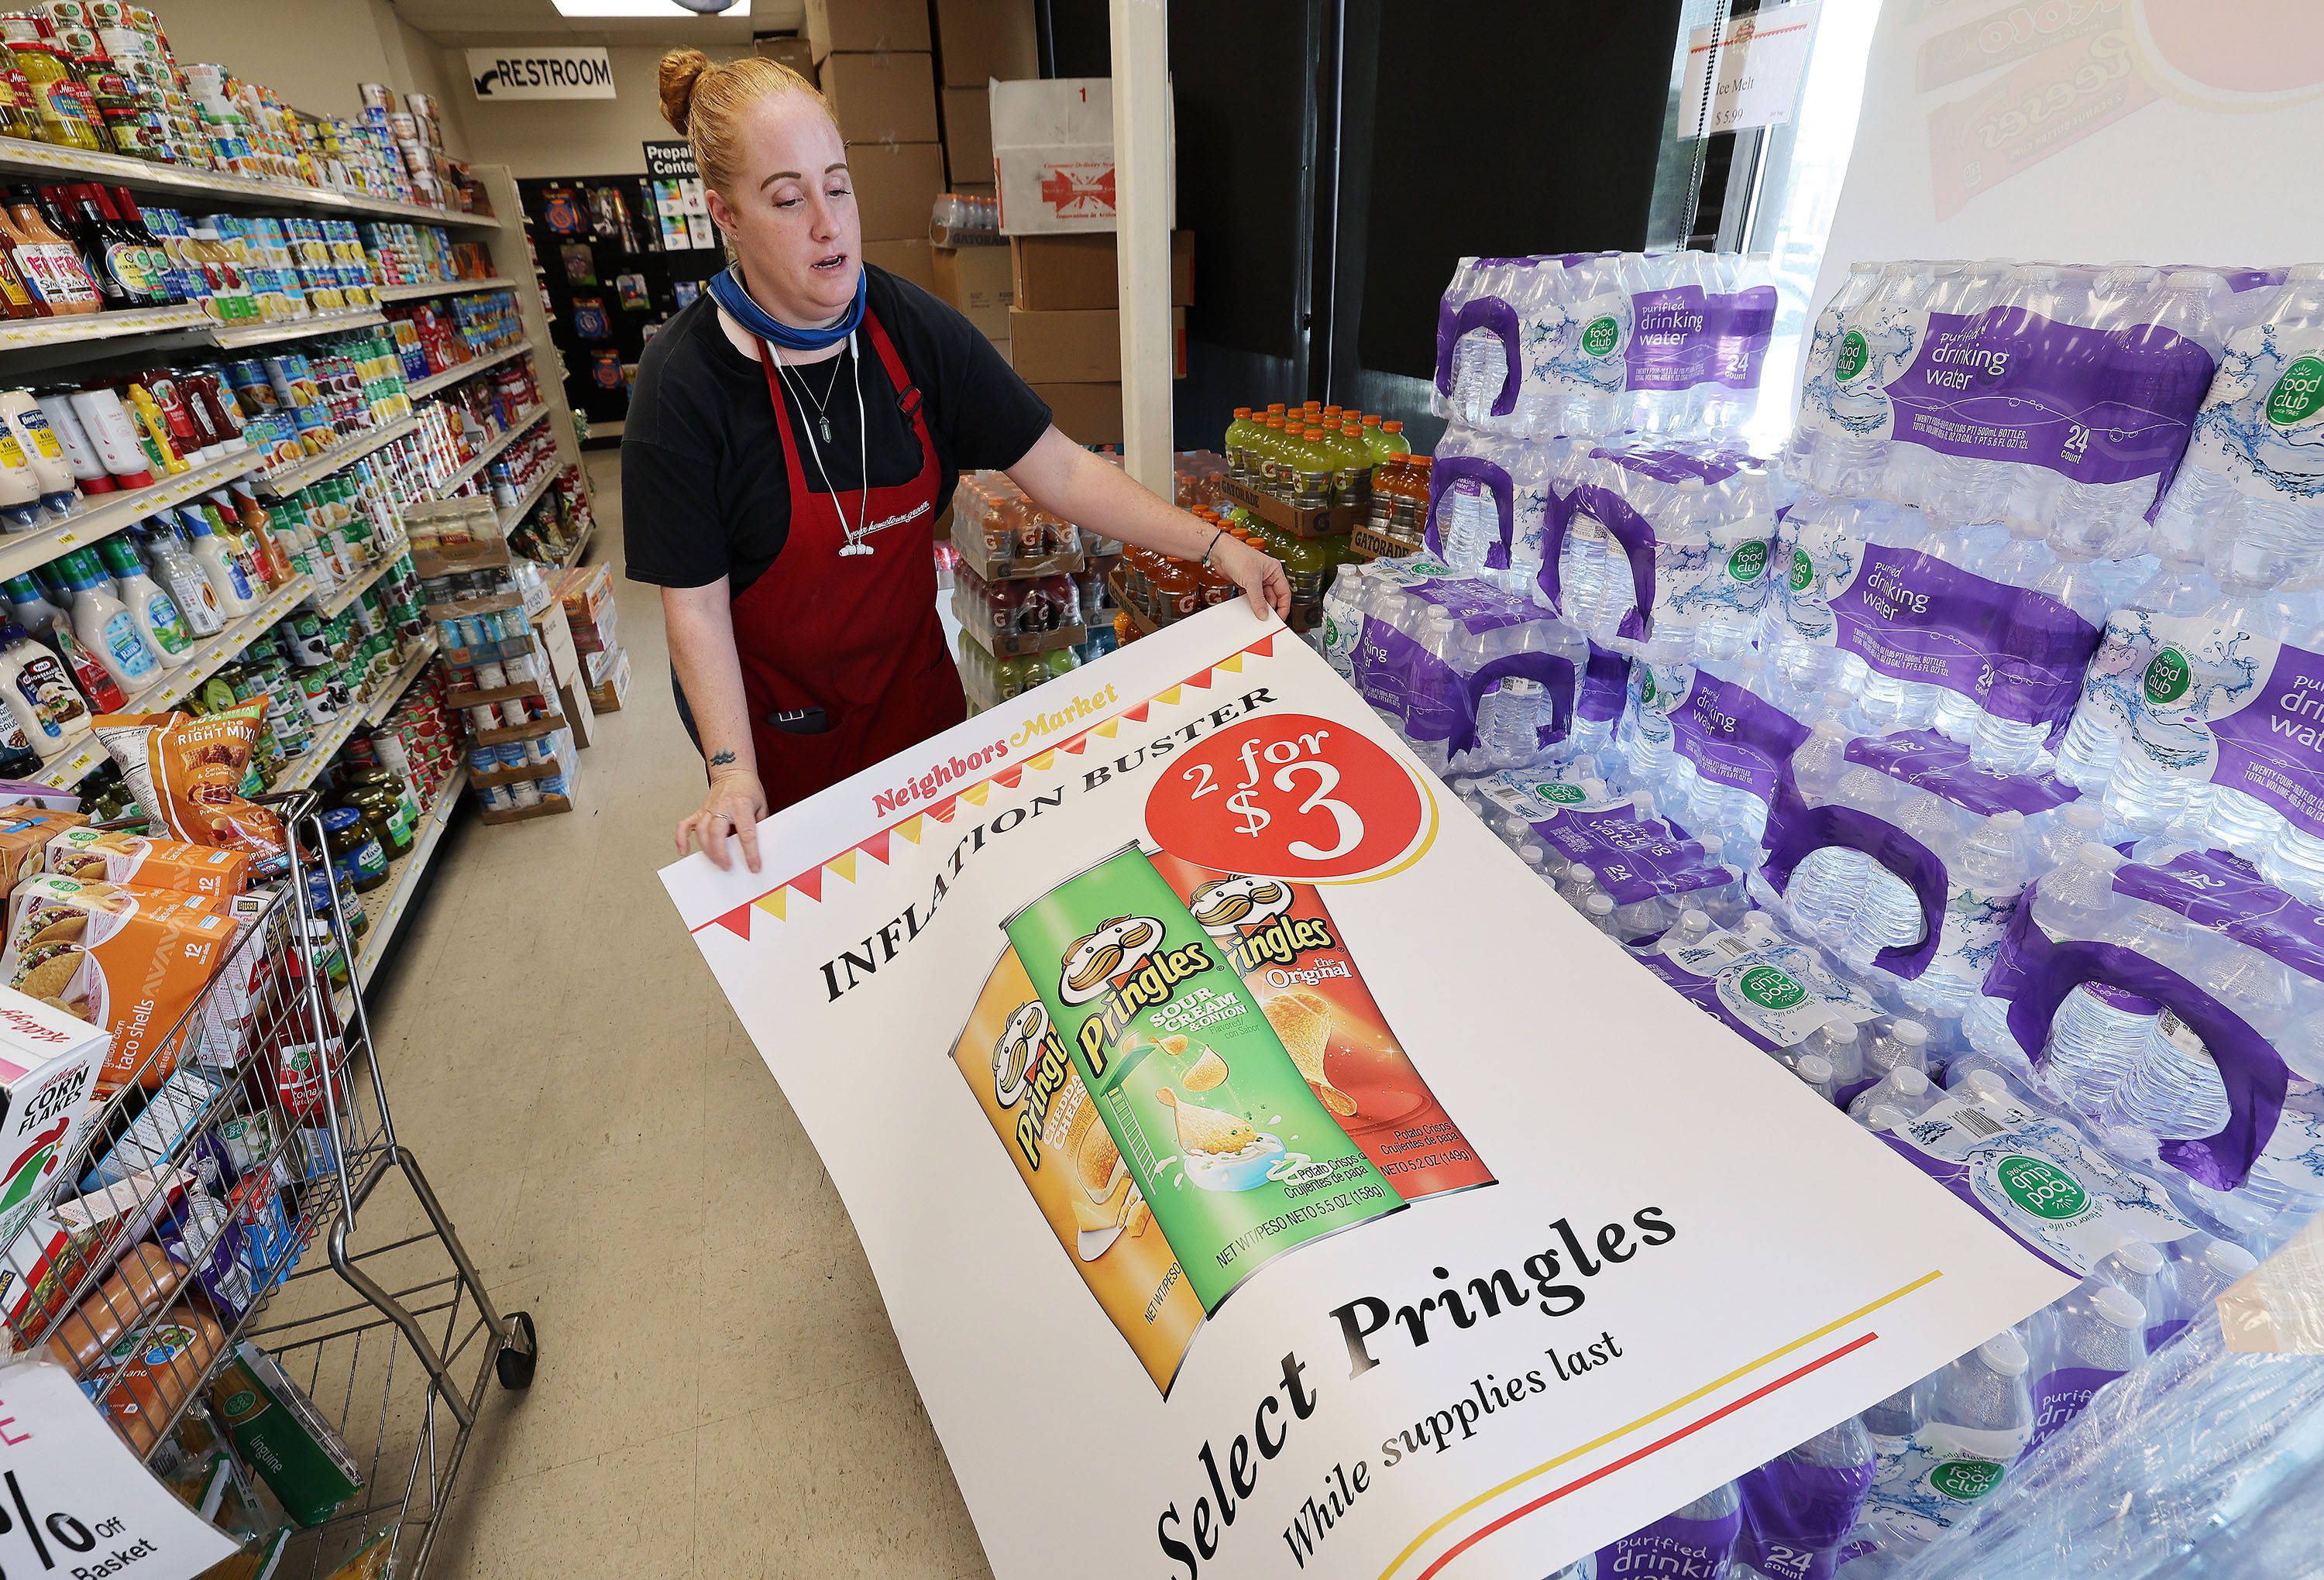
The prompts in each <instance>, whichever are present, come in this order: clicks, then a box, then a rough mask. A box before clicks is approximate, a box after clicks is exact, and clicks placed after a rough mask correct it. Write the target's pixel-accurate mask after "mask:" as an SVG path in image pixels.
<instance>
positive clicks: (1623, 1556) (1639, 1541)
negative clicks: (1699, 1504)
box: [1598, 1512, 1742, 1580]
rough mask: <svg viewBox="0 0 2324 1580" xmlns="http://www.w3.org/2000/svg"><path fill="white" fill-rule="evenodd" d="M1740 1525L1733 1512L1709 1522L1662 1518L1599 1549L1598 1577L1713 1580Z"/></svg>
mask: <svg viewBox="0 0 2324 1580" xmlns="http://www.w3.org/2000/svg"><path fill="white" fill-rule="evenodd" d="M1741 1522H1742V1516H1741V1515H1740V1514H1739V1513H1736V1512H1729V1513H1727V1514H1724V1515H1720V1516H1716V1517H1714V1518H1711V1519H1709V1520H1689V1519H1685V1518H1683V1516H1680V1515H1677V1514H1665V1515H1664V1516H1663V1517H1662V1518H1661V1519H1660V1520H1655V1522H1654V1523H1653V1524H1652V1525H1649V1526H1646V1528H1645V1529H1640V1530H1634V1531H1632V1532H1631V1533H1630V1534H1629V1535H1628V1536H1626V1537H1623V1538H1621V1539H1619V1540H1618V1541H1615V1542H1613V1543H1612V1544H1610V1545H1609V1546H1606V1547H1602V1548H1599V1549H1598V1573H1599V1574H1600V1575H1603V1576H1605V1577H1606V1580H1620V1577H1627V1576H1630V1575H1640V1576H1644V1575H1702V1576H1704V1577H1705V1580H1713V1577H1715V1576H1717V1575H1721V1574H1723V1573H1725V1572H1726V1568H1727V1562H1728V1555H1729V1553H1731V1552H1732V1551H1733V1550H1734V1548H1735V1534H1736V1531H1737V1530H1738V1529H1739V1527H1740V1525H1741Z"/></svg>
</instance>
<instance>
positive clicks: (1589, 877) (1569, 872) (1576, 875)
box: [1565, 861, 1598, 885]
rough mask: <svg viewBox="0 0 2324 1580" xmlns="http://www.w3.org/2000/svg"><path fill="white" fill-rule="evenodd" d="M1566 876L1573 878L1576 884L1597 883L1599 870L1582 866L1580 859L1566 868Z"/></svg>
mask: <svg viewBox="0 0 2324 1580" xmlns="http://www.w3.org/2000/svg"><path fill="white" fill-rule="evenodd" d="M1565 876H1566V877H1570V878H1572V880H1573V881H1574V883H1575V884H1576V885H1581V884H1585V883H1596V882H1597V881H1598V874H1597V872H1596V871H1595V870H1594V869H1592V868H1587V867H1584V866H1582V863H1580V862H1579V861H1577V862H1575V863H1574V864H1573V865H1572V866H1571V867H1569V868H1566V869H1565Z"/></svg>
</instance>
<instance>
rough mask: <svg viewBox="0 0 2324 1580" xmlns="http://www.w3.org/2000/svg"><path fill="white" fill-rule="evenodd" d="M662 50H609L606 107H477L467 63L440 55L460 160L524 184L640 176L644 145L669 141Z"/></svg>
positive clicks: (568, 102)
mask: <svg viewBox="0 0 2324 1580" xmlns="http://www.w3.org/2000/svg"><path fill="white" fill-rule="evenodd" d="M669 47H670V46H668V45H662V44H651V45H616V46H614V47H613V48H612V49H610V50H608V51H606V56H607V58H608V59H609V60H611V61H612V62H613V97H612V98H611V99H526V100H518V101H515V102H512V103H508V104H481V103H479V102H477V99H476V97H475V93H474V92H473V91H472V90H471V89H470V88H469V87H468V82H467V56H466V54H465V53H464V52H463V51H461V50H459V49H457V48H446V49H445V50H443V51H441V53H440V59H441V60H442V62H443V66H444V71H445V75H446V77H447V78H448V79H449V80H450V81H451V83H452V87H450V88H449V89H448V90H447V99H446V102H447V104H449V103H450V102H451V100H450V96H451V95H457V96H458V97H459V100H460V116H461V120H462V123H463V124H464V125H465V126H466V131H467V142H468V157H469V158H470V159H471V160H474V161H477V162H478V163H490V164H504V165H506V166H508V167H509V169H510V170H511V171H512V172H513V173H514V174H515V175H516V176H517V177H518V178H519V179H524V178H526V177H531V176H619V175H630V174H643V173H644V171H645V168H646V156H645V150H644V147H643V144H644V143H645V142H647V140H649V139H656V140H659V139H661V138H669V137H675V136H677V135H678V133H675V132H673V131H671V130H670V129H669V122H667V121H665V120H663V119H662V118H661V98H660V96H659V92H658V91H657V88H656V80H657V77H658V74H659V69H660V66H661V58H662V56H663V55H665V54H667V53H668V52H669ZM750 52H751V51H749V50H747V49H741V48H733V49H712V50H708V51H705V53H706V54H708V55H709V56H710V58H711V59H712V60H734V59H737V58H738V57H741V56H743V55H747V54H749V53H750Z"/></svg>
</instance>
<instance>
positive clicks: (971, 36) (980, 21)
mask: <svg viewBox="0 0 2324 1580" xmlns="http://www.w3.org/2000/svg"><path fill="white" fill-rule="evenodd" d="M936 51H937V53H938V58H939V60H940V63H941V66H942V69H943V71H944V80H945V87H983V86H984V83H985V79H986V78H991V77H998V78H1001V80H1002V81H1004V82H1006V81H1009V80H1010V79H1012V78H1025V77H1038V76H1040V75H1041V45H1040V39H1039V36H1038V34H1037V32H1036V30H1035V24H1034V21H1033V0H936Z"/></svg>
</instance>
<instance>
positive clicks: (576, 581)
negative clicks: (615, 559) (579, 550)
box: [557, 563, 613, 625]
mask: <svg viewBox="0 0 2324 1580" xmlns="http://www.w3.org/2000/svg"><path fill="white" fill-rule="evenodd" d="M557 598H558V602H560V603H562V604H563V605H564V606H565V618H566V620H567V621H568V622H577V623H579V624H582V625H586V624H588V623H589V621H591V620H595V619H596V618H597V617H598V616H599V615H601V614H603V613H604V612H605V611H607V610H608V609H611V608H612V607H613V566H612V565H606V564H603V563H601V564H598V565H576V566H575V567H574V568H573V569H571V570H569V571H567V572H566V573H565V574H564V575H563V576H562V577H561V578H559V579H558V583H557Z"/></svg>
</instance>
